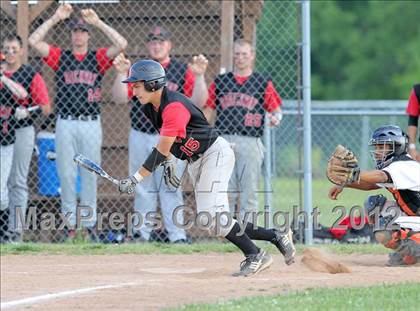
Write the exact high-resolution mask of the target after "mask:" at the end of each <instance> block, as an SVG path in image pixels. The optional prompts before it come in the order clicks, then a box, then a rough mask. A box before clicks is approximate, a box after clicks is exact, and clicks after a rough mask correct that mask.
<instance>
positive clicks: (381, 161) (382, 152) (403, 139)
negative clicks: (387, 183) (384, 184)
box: [369, 125, 408, 169]
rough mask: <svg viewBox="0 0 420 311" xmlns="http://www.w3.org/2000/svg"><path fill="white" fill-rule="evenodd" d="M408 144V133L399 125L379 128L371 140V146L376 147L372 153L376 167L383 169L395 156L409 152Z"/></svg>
mask: <svg viewBox="0 0 420 311" xmlns="http://www.w3.org/2000/svg"><path fill="white" fill-rule="evenodd" d="M407 145H408V138H407V135H406V134H405V133H404V132H403V131H402V130H401V129H400V128H399V127H398V126H394V125H385V126H382V127H380V128H377V129H376V130H375V131H374V132H373V134H372V138H371V139H370V141H369V146H373V148H374V149H373V150H372V151H371V153H372V156H373V159H374V160H375V162H376V168H378V169H382V168H384V167H385V166H388V165H389V164H391V162H392V161H393V160H394V159H395V157H398V156H400V155H402V154H405V153H407ZM376 146H382V148H380V147H376Z"/></svg>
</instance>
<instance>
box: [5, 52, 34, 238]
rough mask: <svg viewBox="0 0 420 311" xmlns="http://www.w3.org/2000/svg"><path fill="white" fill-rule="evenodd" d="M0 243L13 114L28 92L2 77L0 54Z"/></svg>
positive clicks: (13, 139)
mask: <svg viewBox="0 0 420 311" xmlns="http://www.w3.org/2000/svg"><path fill="white" fill-rule="evenodd" d="M0 62H1V63H0V121H1V124H0V125H1V135H0V143H1V145H0V164H1V166H0V168H1V174H0V177H1V180H0V242H1V243H3V242H5V241H8V240H9V237H8V236H7V235H6V233H7V231H8V227H9V189H8V187H7V180H8V179H9V176H10V171H11V170H12V163H13V148H14V144H15V139H16V136H15V119H14V117H13V116H14V114H15V113H16V108H17V107H18V106H19V104H18V102H17V100H11V99H18V100H24V99H25V98H26V97H27V96H28V92H27V91H26V90H25V89H24V88H23V86H22V85H20V84H19V83H17V82H15V81H13V80H12V79H11V78H10V77H7V76H6V75H4V73H5V70H6V62H5V56H4V54H3V53H1V54H0ZM6 94H7V95H6Z"/></svg>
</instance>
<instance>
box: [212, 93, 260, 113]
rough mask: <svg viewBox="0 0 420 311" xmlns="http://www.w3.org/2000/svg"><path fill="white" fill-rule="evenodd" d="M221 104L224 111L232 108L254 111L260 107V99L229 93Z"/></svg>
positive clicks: (222, 99) (221, 100) (222, 98)
mask: <svg viewBox="0 0 420 311" xmlns="http://www.w3.org/2000/svg"><path fill="white" fill-rule="evenodd" d="M220 104H221V106H222V109H223V110H225V109H227V108H230V107H244V108H246V109H248V110H253V109H254V108H255V107H256V106H257V105H258V99H256V98H255V97H253V96H250V95H247V94H244V93H238V92H229V93H226V94H224V95H223V96H222V97H221V98H220Z"/></svg>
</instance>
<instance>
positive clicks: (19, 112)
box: [15, 107, 29, 121]
mask: <svg viewBox="0 0 420 311" xmlns="http://www.w3.org/2000/svg"><path fill="white" fill-rule="evenodd" d="M27 117H29V111H28V109H26V108H24V107H17V108H16V111H15V119H16V120H18V121H19V120H23V119H26V118H27Z"/></svg>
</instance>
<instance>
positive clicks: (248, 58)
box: [205, 39, 282, 221]
mask: <svg viewBox="0 0 420 311" xmlns="http://www.w3.org/2000/svg"><path fill="white" fill-rule="evenodd" d="M254 61H255V51H254V48H253V46H252V44H251V43H250V42H248V41H246V40H243V39H240V40H237V41H235V44H234V70H233V72H229V73H226V74H221V75H219V76H217V77H216V79H215V80H214V83H212V84H211V85H210V88H209V99H208V101H207V105H206V108H205V113H206V115H211V114H214V113H215V114H216V120H215V127H216V128H217V129H218V130H219V131H220V132H221V133H222V135H223V138H225V139H226V140H227V141H229V142H230V143H232V145H233V150H234V152H235V161H236V162H235V167H234V170H233V173H232V177H231V179H230V181H229V206H230V209H231V212H237V210H236V204H237V201H238V199H239V206H240V208H239V211H240V213H241V217H244V215H245V213H249V214H248V215H249V218H248V221H253V218H252V217H251V216H252V215H251V214H252V213H257V212H258V211H259V210H258V193H259V191H258V189H259V177H260V175H261V165H262V162H263V158H264V152H263V149H264V147H263V144H262V142H261V137H262V136H263V132H264V116H265V113H266V112H268V113H269V116H270V126H277V125H279V124H280V120H281V117H282V114H281V110H280V105H281V99H280V96H279V94H278V93H277V91H276V89H275V88H274V85H273V82H272V81H271V80H270V79H269V78H267V77H265V76H264V75H262V74H260V73H258V72H255V71H254Z"/></svg>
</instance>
